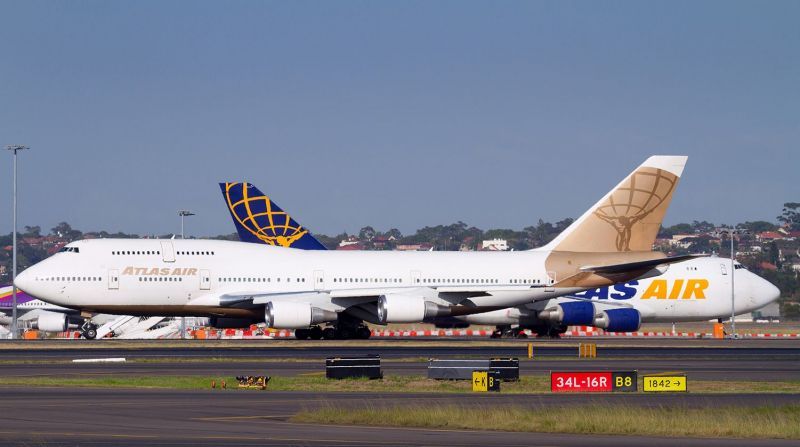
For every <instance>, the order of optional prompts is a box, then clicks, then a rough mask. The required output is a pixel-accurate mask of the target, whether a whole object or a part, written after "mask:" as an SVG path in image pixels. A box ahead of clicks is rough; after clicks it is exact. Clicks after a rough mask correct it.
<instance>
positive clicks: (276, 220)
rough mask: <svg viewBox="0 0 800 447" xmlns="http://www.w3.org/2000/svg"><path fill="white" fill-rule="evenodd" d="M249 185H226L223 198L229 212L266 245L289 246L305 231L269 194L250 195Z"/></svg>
mask: <svg viewBox="0 0 800 447" xmlns="http://www.w3.org/2000/svg"><path fill="white" fill-rule="evenodd" d="M249 186H250V185H249V184H247V183H227V184H225V198H226V200H227V202H228V208H229V209H230V211H231V215H233V217H234V219H236V221H237V222H238V223H239V225H241V226H242V227H243V228H244V229H245V230H247V231H248V232H250V233H251V234H252V235H253V236H255V237H257V238H258V239H259V240H261V241H263V242H264V243H266V244H269V245H277V246H281V247H291V246H292V245H293V244H294V243H295V242H297V241H298V240H299V239H300V238H302V237H303V236H305V235H306V234H307V233H308V230H306V229H304V228H303V227H302V226H300V225H299V224H297V222H295V221H294V219H292V218H291V216H289V215H288V214H287V213H286V212H284V211H283V210H282V209H280V208H279V207H277V206H275V205H274V204H273V203H272V201H271V200H270V199H269V197H268V196H266V195H263V194H256V195H254V196H250V195H249V192H250V191H249V189H250V188H249ZM234 197H235V198H234Z"/></svg>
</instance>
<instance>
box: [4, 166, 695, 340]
mask: <svg viewBox="0 0 800 447" xmlns="http://www.w3.org/2000/svg"><path fill="white" fill-rule="evenodd" d="M685 162H686V157H681V156H654V157H650V158H649V159H648V160H647V161H645V163H643V164H642V165H641V166H639V167H638V168H637V169H636V170H634V172H632V173H631V174H630V175H628V176H627V177H626V178H625V179H624V180H623V181H622V182H621V183H620V184H619V185H617V186H616V187H615V188H614V189H612V190H611V191H610V192H609V193H608V194H606V195H605V196H604V197H603V198H602V199H601V200H600V201H599V202H597V203H596V204H595V205H594V206H593V207H592V208H590V209H589V210H588V211H587V212H586V213H584V215H583V216H581V217H580V218H579V219H577V220H576V221H575V222H574V223H573V224H572V225H571V226H570V227H569V228H568V229H567V230H565V231H564V232H563V233H562V234H560V235H559V236H558V237H557V238H556V239H555V240H553V241H552V242H551V243H550V244H548V245H547V246H545V247H542V248H539V249H534V250H530V251H520V252H467V253H464V252H411V253H409V252H340V251H322V250H310V251H309V250H293V249H289V248H287V247H289V246H290V244H291V242H292V241H296V240H300V239H301V238H303V237H304V236H305V234H306V233H305V232H304V231H305V230H304V229H303V228H302V227H300V226H299V225H296V222H293V220H292V219H291V218H290V217H289V216H288V215H286V213H284V212H282V211H280V212H277V211H276V210H272V209H270V208H269V206H268V204H265V203H263V200H261V201H260V202H261V203H259V200H257V198H253V197H250V196H249V194H248V191H247V190H246V189H245V190H243V192H242V197H241V199H240V200H239V201H237V202H235V203H232V204H231V208H233V209H244V210H246V212H247V215H246V218H245V219H242V227H243V228H245V229H246V230H247V231H248V232H250V234H252V235H253V236H255V237H259V238H261V237H265V238H267V239H268V240H270V241H272V242H273V243H274V245H269V246H266V245H257V244H249V243H242V242H229V241H215V240H130V239H100V240H98V239H94V240H83V241H77V242H73V243H71V244H69V245H68V247H70V248H71V250H69V251H64V252H61V253H57V254H56V255H54V256H52V257H51V258H48V259H46V260H45V261H42V262H40V263H39V264H37V265H35V266H33V267H31V268H29V269H27V270H26V271H24V272H23V273H22V274H20V275H19V276H18V277H17V285H18V286H19V287H20V288H21V289H23V290H25V291H26V292H29V293H32V294H33V295H35V296H38V297H41V298H42V299H44V300H47V301H48V302H52V303H55V304H58V305H62V306H65V307H69V308H73V309H80V310H81V311H83V312H106V313H119V314H132V315H176V316H181V315H193V316H207V317H213V318H216V319H217V321H218V323H219V322H223V323H224V322H225V320H227V321H228V322H229V323H231V324H233V323H236V324H237V325H238V324H242V323H243V322H255V321H266V322H267V324H268V325H269V326H270V327H275V328H292V329H299V330H300V331H305V330H307V331H308V332H307V333H305V334H303V333H302V332H301V333H300V334H298V335H307V336H310V337H313V338H317V337H320V336H325V337H326V338H328V337H330V338H332V337H336V336H339V337H341V338H350V337H352V336H354V335H355V336H360V337H367V336H368V335H369V331H368V330H367V328H366V327H365V326H363V324H362V322H363V321H368V322H373V323H378V324H381V323H392V322H398V323H400V322H419V321H423V320H426V319H432V318H436V317H443V316H463V315H471V314H478V313H483V312H487V311H493V310H499V309H503V308H507V307H513V306H520V305H523V304H526V303H530V302H537V301H552V300H553V299H555V298H558V297H561V296H565V295H570V294H575V293H579V292H582V291H585V290H592V289H595V288H599V287H605V286H613V285H614V284H617V283H626V282H629V281H633V280H636V279H643V278H647V277H654V276H658V275H659V274H661V273H662V272H663V271H664V269H665V267H664V266H665V265H668V264H671V263H676V262H680V261H685V260H687V259H692V258H693V256H678V257H671V258H668V257H666V256H665V255H664V254H662V253H658V252H653V251H651V246H652V243H653V241H654V239H655V235H656V233H657V231H658V229H659V227H660V224H661V221H662V219H663V216H664V213H665V212H666V209H667V206H668V205H669V202H670V200H671V198H672V194H673V192H674V189H675V187H676V185H677V183H678V179H679V177H680V175H681V173H682V171H683V167H684V165H685ZM565 304H566V303H565ZM579 307H580V306H563V305H561V304H559V305H558V309H561V311H560V312H561V313H563V314H565V315H567V314H570V312H573V311H574V309H578V308H579ZM558 309H556V311H555V312H554V314H555V315H558V314H559V311H558ZM548 315H549V311H548ZM560 318H561V322H563V321H565V320H564V318H563V317H560ZM599 318H600V319H601V320H602V322H601V321H600V320H598V324H601V325H602V326H604V327H605V328H606V329H607V330H610V331H630V330H636V329H637V328H638V327H639V325H640V323H641V320H642V314H641V313H640V312H639V311H638V310H637V309H634V308H630V307H619V308H607V309H603V310H601V311H600V312H599ZM323 323H328V324H330V327H328V328H326V329H325V330H324V331H323V330H322V328H321V327H320V326H319V324H323Z"/></svg>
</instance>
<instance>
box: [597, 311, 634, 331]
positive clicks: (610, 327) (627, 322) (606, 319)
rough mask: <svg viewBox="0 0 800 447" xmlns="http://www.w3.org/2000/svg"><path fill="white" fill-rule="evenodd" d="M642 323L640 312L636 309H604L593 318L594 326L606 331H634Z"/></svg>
mask: <svg viewBox="0 0 800 447" xmlns="http://www.w3.org/2000/svg"><path fill="white" fill-rule="evenodd" d="M641 325H642V314H640V313H639V311H638V310H636V309H610V310H604V311H603V312H601V313H600V314H599V315H597V317H595V319H594V326H597V327H599V328H602V329H605V330H606V331H608V332H634V331H638V330H639V327H640V326H641Z"/></svg>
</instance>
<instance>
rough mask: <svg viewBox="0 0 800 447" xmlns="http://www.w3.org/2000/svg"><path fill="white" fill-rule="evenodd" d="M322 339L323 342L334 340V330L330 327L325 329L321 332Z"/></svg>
mask: <svg viewBox="0 0 800 447" xmlns="http://www.w3.org/2000/svg"><path fill="white" fill-rule="evenodd" d="M322 338H324V339H325V340H333V339H334V338H336V330H335V329H333V328H332V327H326V328H325V329H323V330H322Z"/></svg>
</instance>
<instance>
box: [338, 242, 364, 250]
mask: <svg viewBox="0 0 800 447" xmlns="http://www.w3.org/2000/svg"><path fill="white" fill-rule="evenodd" d="M344 242H345V241H342V243H344ZM336 249H337V250H363V249H364V244H362V243H361V242H355V243H348V244H345V245H342V244H341V243H340V244H339V246H338V247H336Z"/></svg>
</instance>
